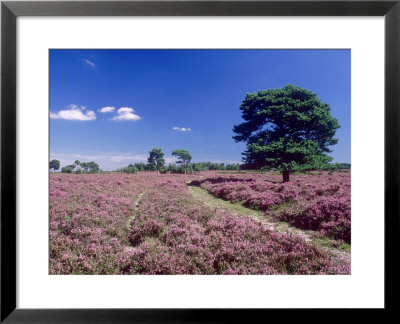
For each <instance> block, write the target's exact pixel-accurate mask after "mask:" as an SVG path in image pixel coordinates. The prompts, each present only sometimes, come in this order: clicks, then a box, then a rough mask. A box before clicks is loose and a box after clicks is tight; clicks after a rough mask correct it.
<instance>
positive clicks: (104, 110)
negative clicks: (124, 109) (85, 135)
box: [99, 106, 115, 113]
mask: <svg viewBox="0 0 400 324" xmlns="http://www.w3.org/2000/svg"><path fill="white" fill-rule="evenodd" d="M114 110H115V107H108V106H107V107H103V108H100V109H99V111H100V112H101V113H109V112H114Z"/></svg>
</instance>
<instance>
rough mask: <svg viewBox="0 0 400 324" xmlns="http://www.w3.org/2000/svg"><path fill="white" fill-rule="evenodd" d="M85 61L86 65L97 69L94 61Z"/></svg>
mask: <svg viewBox="0 0 400 324" xmlns="http://www.w3.org/2000/svg"><path fill="white" fill-rule="evenodd" d="M83 60H84V61H85V63H86V64H88V65H90V66H91V67H94V68H95V67H96V64H95V63H94V62H92V61H89V60H88V59H83Z"/></svg>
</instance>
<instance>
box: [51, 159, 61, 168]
mask: <svg viewBox="0 0 400 324" xmlns="http://www.w3.org/2000/svg"><path fill="white" fill-rule="evenodd" d="M49 169H53V170H54V171H57V170H58V169H60V161H59V160H55V159H54V160H51V161H50V162H49Z"/></svg>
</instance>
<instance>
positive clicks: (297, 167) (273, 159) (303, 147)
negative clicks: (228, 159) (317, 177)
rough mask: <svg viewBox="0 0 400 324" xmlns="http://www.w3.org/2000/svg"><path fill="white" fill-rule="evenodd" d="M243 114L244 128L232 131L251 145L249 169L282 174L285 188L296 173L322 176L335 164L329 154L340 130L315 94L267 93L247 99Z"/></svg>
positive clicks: (296, 91) (295, 90) (246, 156)
mask: <svg viewBox="0 0 400 324" xmlns="http://www.w3.org/2000/svg"><path fill="white" fill-rule="evenodd" d="M240 110H241V111H242V118H243V119H244V122H243V123H241V124H239V125H236V126H234V127H233V131H234V133H236V134H237V135H235V136H233V138H234V140H235V141H236V142H239V141H244V142H246V143H247V145H246V148H247V149H246V151H245V152H244V153H242V155H243V160H244V162H245V163H246V164H247V165H250V166H252V167H255V168H262V167H264V168H267V169H273V170H279V171H281V172H282V174H283V181H284V182H285V181H289V174H290V173H291V172H294V171H305V170H313V169H319V170H321V169H324V168H327V167H328V166H329V165H328V163H329V162H330V161H332V158H331V157H329V156H328V155H327V154H326V153H329V152H331V150H330V149H329V146H331V145H334V144H336V143H337V142H338V140H337V139H336V138H334V135H335V133H336V129H338V128H339V127H340V126H339V123H338V121H337V119H336V118H334V117H332V116H331V112H330V106H329V105H328V104H326V103H323V102H321V100H320V99H319V98H318V97H317V95H316V94H315V93H312V92H311V91H308V90H305V89H302V88H299V87H295V86H292V85H286V86H285V87H284V88H281V89H269V90H262V91H258V92H257V93H252V94H247V95H246V97H245V99H244V100H243V102H242V104H241V105H240Z"/></svg>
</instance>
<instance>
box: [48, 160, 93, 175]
mask: <svg viewBox="0 0 400 324" xmlns="http://www.w3.org/2000/svg"><path fill="white" fill-rule="evenodd" d="M49 169H50V171H51V170H53V171H57V170H59V169H60V161H59V160H56V159H53V160H51V161H50V162H49ZM61 172H62V173H99V172H101V170H100V166H99V165H98V164H97V163H96V162H94V161H90V162H81V161H79V160H76V161H75V162H74V164H68V165H66V166H64V167H62V168H61Z"/></svg>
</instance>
